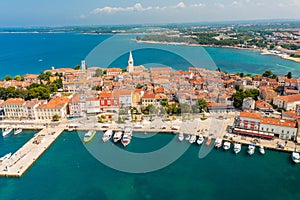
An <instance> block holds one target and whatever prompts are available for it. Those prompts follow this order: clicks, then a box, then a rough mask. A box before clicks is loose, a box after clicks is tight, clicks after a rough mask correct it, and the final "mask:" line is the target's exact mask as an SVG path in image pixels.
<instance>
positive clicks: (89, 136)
mask: <svg viewBox="0 0 300 200" xmlns="http://www.w3.org/2000/svg"><path fill="white" fill-rule="evenodd" d="M95 135H96V131H92V130H90V131H88V132H87V133H86V134H84V137H83V141H84V142H85V143H87V142H90V141H92V139H93V138H94V136H95Z"/></svg>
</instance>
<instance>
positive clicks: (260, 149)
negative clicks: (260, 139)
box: [259, 145, 266, 154]
mask: <svg viewBox="0 0 300 200" xmlns="http://www.w3.org/2000/svg"><path fill="white" fill-rule="evenodd" d="M259 153H261V154H265V153H266V152H265V149H264V146H262V145H260V146H259Z"/></svg>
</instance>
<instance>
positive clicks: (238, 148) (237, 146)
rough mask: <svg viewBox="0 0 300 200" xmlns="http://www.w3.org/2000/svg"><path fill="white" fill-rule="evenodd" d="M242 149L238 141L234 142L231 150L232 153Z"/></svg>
mask: <svg viewBox="0 0 300 200" xmlns="http://www.w3.org/2000/svg"><path fill="white" fill-rule="evenodd" d="M241 149H242V145H241V144H240V143H234V145H233V151H234V153H236V154H238V153H239V152H240V151H241Z"/></svg>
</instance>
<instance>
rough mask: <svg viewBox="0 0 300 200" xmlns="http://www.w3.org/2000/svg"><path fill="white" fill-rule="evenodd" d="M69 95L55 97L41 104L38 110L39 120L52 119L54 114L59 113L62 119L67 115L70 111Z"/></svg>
mask: <svg viewBox="0 0 300 200" xmlns="http://www.w3.org/2000/svg"><path fill="white" fill-rule="evenodd" d="M68 102H69V99H68V98H67V97H55V98H53V99H51V100H50V101H49V102H48V103H46V104H41V105H39V106H38V107H37V108H36V110H37V117H38V119H39V120H52V118H53V116H54V115H58V116H59V117H60V118H61V119H64V118H66V117H67V113H68Z"/></svg>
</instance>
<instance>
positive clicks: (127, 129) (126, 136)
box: [121, 127, 132, 147]
mask: <svg viewBox="0 0 300 200" xmlns="http://www.w3.org/2000/svg"><path fill="white" fill-rule="evenodd" d="M131 137H132V128H131V127H125V129H124V134H123V137H122V140H121V143H122V144H123V146H124V147H126V146H127V145H128V144H129V143H130V141H131Z"/></svg>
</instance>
